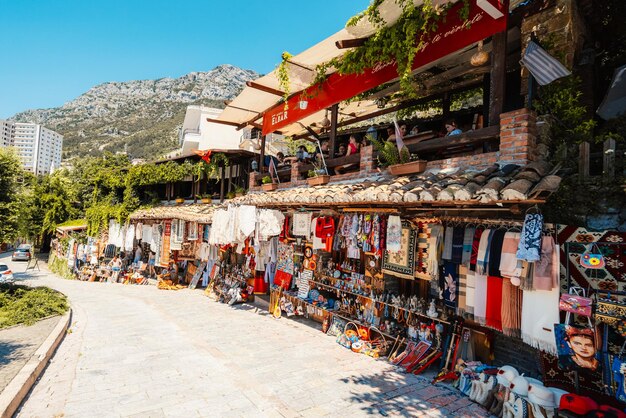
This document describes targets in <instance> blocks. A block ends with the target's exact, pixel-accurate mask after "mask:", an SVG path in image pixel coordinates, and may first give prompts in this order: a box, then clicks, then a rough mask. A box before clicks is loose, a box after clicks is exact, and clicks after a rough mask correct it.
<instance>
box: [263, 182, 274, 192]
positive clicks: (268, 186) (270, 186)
mask: <svg viewBox="0 0 626 418" xmlns="http://www.w3.org/2000/svg"><path fill="white" fill-rule="evenodd" d="M261 187H262V188H263V191H264V192H271V191H272V190H276V189H278V184H276V183H265V184H263V185H262V186H261Z"/></svg>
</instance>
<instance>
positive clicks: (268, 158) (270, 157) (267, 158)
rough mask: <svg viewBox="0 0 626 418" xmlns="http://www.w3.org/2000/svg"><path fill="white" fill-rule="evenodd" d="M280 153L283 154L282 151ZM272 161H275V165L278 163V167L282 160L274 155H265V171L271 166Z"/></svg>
mask: <svg viewBox="0 0 626 418" xmlns="http://www.w3.org/2000/svg"><path fill="white" fill-rule="evenodd" d="M278 154H281V155H282V153H280V152H279V153H278ZM272 161H274V165H276V167H278V165H279V164H280V160H279V159H278V158H277V157H274V156H273V155H266V156H265V157H263V169H264V171H267V168H268V167H269V166H270V164H271V163H272Z"/></svg>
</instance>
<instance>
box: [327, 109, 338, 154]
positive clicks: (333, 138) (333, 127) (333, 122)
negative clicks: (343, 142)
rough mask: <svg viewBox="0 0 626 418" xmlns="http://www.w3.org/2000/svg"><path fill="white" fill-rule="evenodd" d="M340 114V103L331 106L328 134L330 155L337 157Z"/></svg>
mask: <svg viewBox="0 0 626 418" xmlns="http://www.w3.org/2000/svg"><path fill="white" fill-rule="evenodd" d="M338 115H339V103H337V104H334V105H333V106H332V107H331V108H330V132H329V135H328V139H329V142H330V143H329V144H328V154H329V155H328V156H329V158H335V145H336V144H337V117H338Z"/></svg>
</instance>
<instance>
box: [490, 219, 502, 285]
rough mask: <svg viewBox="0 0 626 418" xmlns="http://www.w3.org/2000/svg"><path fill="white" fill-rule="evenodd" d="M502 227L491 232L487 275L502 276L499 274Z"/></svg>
mask: <svg viewBox="0 0 626 418" xmlns="http://www.w3.org/2000/svg"><path fill="white" fill-rule="evenodd" d="M504 234H506V231H505V230H504V229H496V230H495V231H493V233H492V234H491V245H490V246H489V275H490V276H495V277H502V276H501V274H500V259H501V256H502V243H503V242H504Z"/></svg>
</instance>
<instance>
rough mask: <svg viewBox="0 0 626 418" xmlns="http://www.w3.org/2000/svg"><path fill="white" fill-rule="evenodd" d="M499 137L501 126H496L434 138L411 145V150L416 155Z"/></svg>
mask: <svg viewBox="0 0 626 418" xmlns="http://www.w3.org/2000/svg"><path fill="white" fill-rule="evenodd" d="M499 136H500V126H499V125H494V126H489V127H488V128H483V129H478V130H476V131H470V132H467V133H463V134H459V135H452V136H444V137H442V138H433V139H430V140H425V141H421V142H418V143H417V144H415V145H410V146H409V150H410V151H411V152H416V153H420V152H424V153H425V152H432V151H437V150H440V149H444V148H449V147H456V146H461V145H470V144H477V143H482V142H484V141H489V140H492V139H497V138H498V137H499Z"/></svg>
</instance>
